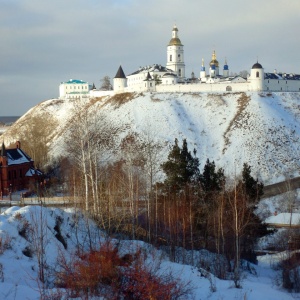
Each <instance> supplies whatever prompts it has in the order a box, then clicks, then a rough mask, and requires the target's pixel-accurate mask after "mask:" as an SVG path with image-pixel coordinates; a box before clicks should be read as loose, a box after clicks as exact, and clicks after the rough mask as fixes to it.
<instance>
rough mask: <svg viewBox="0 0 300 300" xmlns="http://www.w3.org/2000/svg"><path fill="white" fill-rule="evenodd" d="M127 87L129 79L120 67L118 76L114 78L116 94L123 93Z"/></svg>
mask: <svg viewBox="0 0 300 300" xmlns="http://www.w3.org/2000/svg"><path fill="white" fill-rule="evenodd" d="M126 87H127V78H126V76H125V74H124V71H123V69H122V67H121V66H120V67H119V69H118V72H117V74H116V76H115V77H114V91H115V93H123V92H124V89H125V88H126Z"/></svg>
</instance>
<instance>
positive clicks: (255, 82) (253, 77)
mask: <svg viewBox="0 0 300 300" xmlns="http://www.w3.org/2000/svg"><path fill="white" fill-rule="evenodd" d="M249 79H250V82H251V90H253V91H263V90H264V85H263V83H264V79H265V73H264V68H263V67H262V65H261V64H260V63H259V62H256V63H255V64H254V65H253V66H252V69H251V72H250V77H249Z"/></svg>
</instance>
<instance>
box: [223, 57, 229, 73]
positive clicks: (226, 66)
mask: <svg viewBox="0 0 300 300" xmlns="http://www.w3.org/2000/svg"><path fill="white" fill-rule="evenodd" d="M223 76H224V77H228V76H229V67H228V64H227V59H226V58H225V64H224V67H223Z"/></svg>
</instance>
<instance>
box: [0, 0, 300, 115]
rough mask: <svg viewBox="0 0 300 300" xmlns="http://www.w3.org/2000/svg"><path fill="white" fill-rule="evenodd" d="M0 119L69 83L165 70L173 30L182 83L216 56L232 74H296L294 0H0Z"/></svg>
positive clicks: (298, 43) (299, 5)
mask: <svg viewBox="0 0 300 300" xmlns="http://www.w3.org/2000/svg"><path fill="white" fill-rule="evenodd" d="M0 4H1V10H0V39H1V42H0V57H1V59H0V103H1V110H0V116H20V115H23V114H24V113H26V111H28V110H29V109H30V108H32V107H33V106H35V105H37V104H38V103H40V102H41V101H44V100H47V99H51V98H57V97H58V96H59V84H60V83H61V82H63V81H68V80H69V79H81V80H84V81H87V82H89V83H90V84H93V83H95V85H96V87H97V88H99V86H100V80H101V78H103V77H104V76H106V75H108V76H110V78H113V77H114V76H115V74H116V72H117V70H118V67H119V66H120V65H122V67H123V70H124V72H125V74H130V73H132V72H134V71H136V70H137V69H138V68H139V67H140V66H146V65H152V64H156V63H157V64H161V65H164V66H165V65H166V60H167V57H166V56H167V55H166V50H167V45H168V42H169V40H170V39H171V33H172V28H173V25H174V24H176V25H177V27H178V29H179V32H178V34H179V38H180V39H181V42H182V43H183V45H184V59H185V65H186V76H187V77H189V76H190V74H191V72H192V71H193V72H194V73H195V74H196V76H199V72H200V67H201V59H202V58H204V61H205V64H206V67H207V69H208V64H209V61H210V60H211V55H212V51H213V50H215V51H216V54H217V59H218V60H219V62H220V66H222V65H223V64H224V61H225V58H227V62H228V65H229V68H230V72H233V73H239V72H240V71H242V70H248V71H249V70H250V69H251V67H252V65H253V64H254V63H255V62H256V61H257V60H258V61H259V62H260V63H261V64H262V66H263V67H264V69H265V71H266V72H273V71H274V69H277V71H282V72H286V73H297V74H299V73H300V59H299V50H300V39H299V38H298V34H299V25H300V18H299V11H300V1H299V0H289V1H286V0H264V1H261V0H252V1H241V0H227V1H224V0H214V1H207V0H205V1H203V0H187V1H179V0H151V1H144V0H63V1H62V0H51V1H44V0H0Z"/></svg>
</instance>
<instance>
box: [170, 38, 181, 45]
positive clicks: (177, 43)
mask: <svg viewBox="0 0 300 300" xmlns="http://www.w3.org/2000/svg"><path fill="white" fill-rule="evenodd" d="M169 46H183V45H182V44H181V40H180V39H179V38H178V37H176V38H172V39H171V40H170V42H169Z"/></svg>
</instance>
